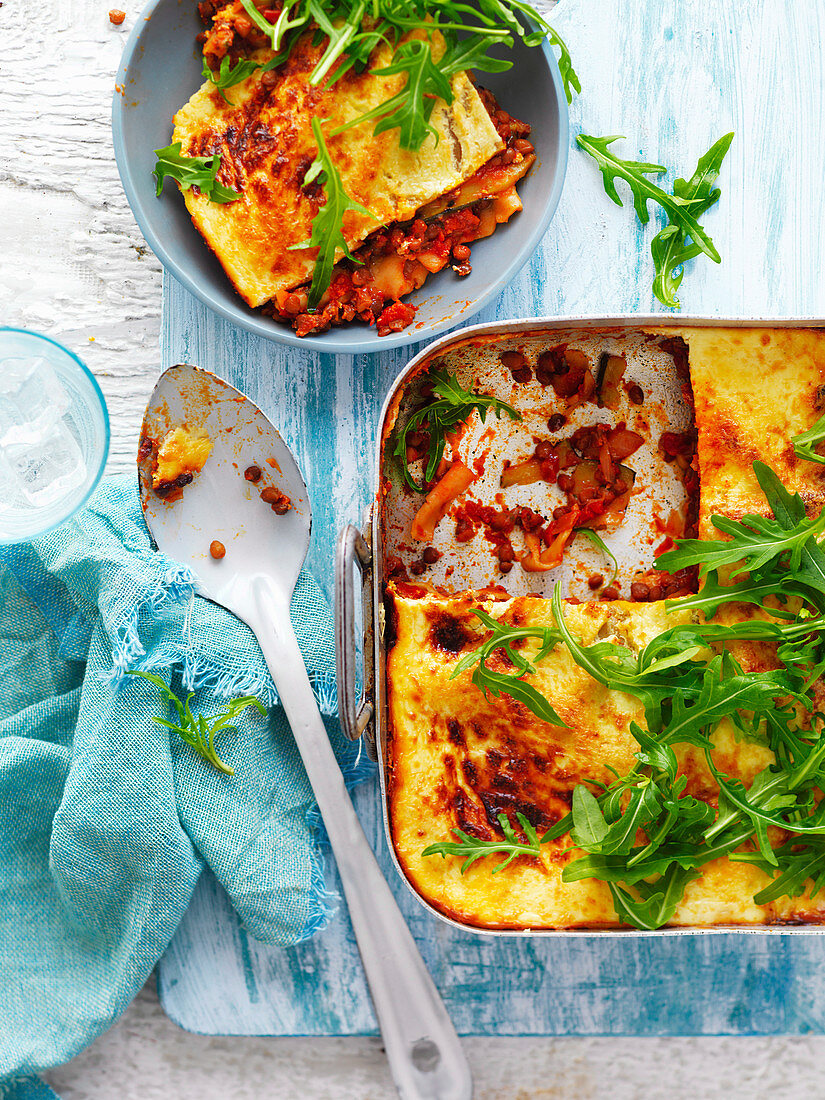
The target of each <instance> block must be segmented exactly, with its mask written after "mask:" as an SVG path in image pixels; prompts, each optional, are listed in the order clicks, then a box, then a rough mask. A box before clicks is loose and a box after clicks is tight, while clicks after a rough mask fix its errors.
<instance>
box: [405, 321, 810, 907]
mask: <svg viewBox="0 0 825 1100" xmlns="http://www.w3.org/2000/svg"><path fill="white" fill-rule="evenodd" d="M558 335H559V334H558V333H555V334H554V336H558ZM614 338H615V335H614V334H609V335H607V336H606V337H605V340H606V341H608V344H609V346H610V347H612V348H613V350H614V351H615V347H614V346H613V345H612V344H610V343H609V341H611V340H613V339H614ZM642 340H643V341H644V340H649V341H656V342H657V343H658V345H659V346H660V347H661V346H662V342H664V346H665V347H666V348H667V349H668V352H669V354H671V355H673V356H674V358H675V359H678V360H680V366H681V368H682V369H683V370H684V371H689V384H690V388H691V400H692V403H693V405H694V407H695V413H694V415H695V424H694V426H693V428H692V429H691V430H692V433H693V445H692V447H691V449H690V452H689V454H690V457H689V467H690V470H691V471H692V472H693V475H694V478H693V480H692V481H691V485H692V486H693V488H692V494H693V497H694V500H693V515H694V519H693V528H692V530H687V532H686V533H687V534H688V535H694V536H697V535H698V538H696V537H694V538H688V539H682V538H680V537H678V535H681V534H684V533H685V531H684V529H683V531H682V532H679V533H678V535H677V537H675V538H673V539H671V538H668V539H667V540H666V541H665V547H664V550H663V552H662V553H661V554H660V555H659V556H658V558H657V570H656V581H657V583H656V585H655V586H653V587H651V585H650V584H644V585H642V586H639V585H638V583H637V582H634V581H631V580H629V579H628V578H627V577H626V576H625V574H624V573H622V571H621V569H618V570H617V571H616V579H615V580H614V583H613V584H611V585H610V586H609V587H610V588H611V591H607V592H606V594H605V589H602V590H601V591H599V590H596V591H593V592H592V593H591V595H590V598H589V599H587V598H585V599H578V598H577V599H572V600H562V599H561V598H560V590H555V589H554V588H550V589H545V592H546V594H547V596H549V595H550V593H551V592H552V594H553V598H552V599H551V598H546V596H544V595H536V594H531V593H528V594H526V595H524V594H522V595H517V594H513V593H512V592H510V591H508V590H507V589H506V588H505V587H504V584H503V583H502V582H509V581H510V577H513V576H518V573H517V572H516V573H510V571H509V570H505V572H504V575H503V576H502V577H501V579H500V580H499V581H498V582H496V583H494V584H488V585H487V586H486V587H485V588H480V589H475V590H465V591H455V590H454V588H452V586H451V585H450V583H449V580H450V576H451V575H452V574H448V575H444V574H439V576H438V581H437V583H435V582H434V581H433V579H432V577H429V576H428V574H427V571H426V570H420V569H410V568H408V567H407V566H406V565H405V564H404V563H403V562H401V561H400V560H396V561H395V562H393V561H390V562H388V563H387V565H386V566H385V573H386V574H388V575H389V576H390V578H391V579H390V581H389V584H388V590H387V608H386V610H387V638H388V657H387V670H386V677H387V697H388V719H389V726H388V728H389V736H388V742H387V768H388V770H387V776H388V779H387V793H388V802H389V817H390V823H391V829H392V836H393V842H394V845H395V849H396V853H397V856H398V859H399V862H400V864H401V866H402V868H403V870H404V872H405V874H406V875H407V877H408V879H409V880H410V882H411V883H412V885H413V886H414V888H415V889H416V890H417V891H418V892H419V893H420V894H421V896H422V897H423V898H424V899H425V900H426V901H428V902H429V903H430V904H431V905H433V906H434V907H435V908H436V909H438V910H439V911H440V912H442V913H443V914H445V915H447V916H449V917H452V918H453V919H455V920H457V921H459V922H461V923H463V924H467V925H470V926H475V927H480V928H501V929H526V928H535V929H540V928H558V929H564V928H609V927H627V926H635V927H637V928H641V929H651V928H656V927H662V926H664V925H667V926H673V927H709V926H719V925H731V926H735V925H759V924H772V923H783V922H785V923H820V922H823V921H825V890H823V889H822V887H823V885H825V806H824V807H823V809H822V810H821V809H820V800H821V798H822V790H823V787H825V766H823V760H825V730H824V729H823V716H822V713H821V712H822V711H823V710H824V709H825V708H823V706H822V703H823V691H822V685H821V676H822V672H823V669H825V642H823V637H825V636H824V635H823V632H822V629H823V626H825V552H823V550H822V549H821V548H820V546H819V540H820V538H821V537H822V535H823V531H825V517H823V516H822V511H823V504H825V458H823V457H822V456H821V455H820V453H819V452H820V449H821V444H820V441H822V440H825V416H823V412H825V336H823V334H822V333H821V332H819V331H816V330H811V329H806V330H769V329H763V330H759V329H746V330H739V329H689V328H685V329H682V330H680V331H678V332H677V331H676V330H673V329H669V330H667V332H657V331H655V330H649V331H648V332H646V333H645V334H644V335H643V337H642ZM571 343H572V342H571ZM582 346H585V341H582ZM587 346H588V352H587V355H588V357H589V362H590V364H591V365H593V364H594V360H595V361H596V362H597V361H598V358H599V356H598V339H597V340H596V342H595V345H594V344H591V345H587ZM594 346H595V348H596V351H595V352H594V350H593V349H594ZM539 354H540V353H539ZM535 356H536V351H535V348H529V347H526V348H524V350H523V358H524V360H525V364H524V367H529V368H530V370H531V372H532V374H531V377H532V379H533V381H535V379H534V377H533V375H534V374H535V367H536V361H535V358H534V357H535ZM629 359H630V357H629ZM630 361H631V364H632V359H631V360H630ZM524 367H521V366H520V367H519V369H524ZM527 381H528V380H527V377H526V375H524V383H526V382H527ZM488 384H489V378H488ZM516 385H518V383H516ZM549 385H550V383H549V382H548V386H549ZM488 388H489V385H488ZM628 389H629V387H628ZM514 393H515V389H514V388H511V390H510V393H509V394H508V396H511V395H513V394H514ZM496 395H497V396H498V397H499V398H501V397H502V391H501V390H500V389H496ZM488 398H489V394H488ZM623 406H624V399H623V401H622V402H619V403H618V404H617V406H616V408H615V409H614V410H613V412H614V417H624V416H626V415H628V411H627V410H625V409H624V407H623ZM640 407H641V406H637V408H640ZM522 408H523V407H522V406H519V409H522ZM550 409H553V410H554V411H553V412H552V413H551V417H549V418H548V419H549V420H552V417H553V416H556V417H558V416H561V417H562V418H564V417H565V416H568V415H570V414H571V413H572V411H573V409H572V406H571V404H570V403H566V401H565V399H561V400H560V399H558V394H554V397H553V399H551V401H550V403H549V404H548V405H543V406H542V410H541V411H542V415H543V416H545V417H547V413H548V411H550ZM499 411H501V410H499ZM594 412H595V410H594ZM472 415H473V416H475V415H477V409H476V412H474V413H473V414H472ZM596 416H597V417H598V414H596ZM645 417H646V418H647V420H649V421H652V420H653V418H654V414H653V410H648V411H647V412H646V413H645ZM420 419H421V418H420ZM502 419H506V418H504V417H502ZM642 420H643V417H642V416H641V415H639V416H637V417H636V418H635V420H634V421H633V424H634V426H635V427H637V428H641V427H642ZM430 423H433V422H432V421H430ZM553 423H554V424H555V425H556V428H557V431H556V433H555V436H554V437H553V438H548V442H549V443H551V444H552V445H553V446H554V447H557V446H558V444H559V434H561V435H562V436H564V426H563V425H560V424H559V421H558V420H556V421H554V422H553ZM511 426H512V425H511V424H510V423H506V426H505V431H509V430H510V429H511ZM559 429H560V431H559ZM395 430H396V432H397V431H398V430H399V425H398V424H396V427H395ZM463 430H464V432H465V433H466V432H470V433H471V431H472V429H471V427H470V426H469V425H466V426H465V427H464V429H463ZM490 432H491V435H492V441H491V439H490V436H488V437H487V443H488V444H489V446H490V451H492V450H494V449H495V435H494V432H495V428H491V429H490ZM576 432H579V433H580V432H581V428H579V427H576V426H575V424H568V425H567V433H568V434H567V436H566V438H567V439H568V440H573V442H572V443H571V444H570V446H571V447H572V448H573V449H574V451H575V450H578V452H579V454H578V459H579V462H581V461H583V460H582V456H581V453H580V452H581V441H582V439H584V438H585V437H584V436H583V435H581V434H579V436H578V441H576V440H575V438H574V437H575V435H576ZM459 434H460V433H458V432H456V429H455V427H453V428H452V435H451V436H450V439H451V440H452V443H448V444H447V445H446V446H445V450H444V453H445V455H446V458H445V459H444V465H445V466H446V468H447V469H448V470H449V469H450V468H452V467H451V465H450V463H451V446H452V444H455V445H456V447H457V446H458V445H459V439H458V436H459ZM685 434H686V435H688V434H690V433H685ZM800 436H803V437H804V438H803V439H802V440H800V438H799V437H800ZM534 442H535V443H536V445H537V446H538V445H540V443H541V440H540V439H538V438H537V437H536V436H534ZM803 442H804V443H805V444H806V446H805V447H803V446H802V443H803ZM604 456H605V457H604V461H605V462H607V460H608V452H607V450H606V451H605V452H604ZM406 457H408V458H411V459H414V458H415V454H414V453H410V452H409V450H408V452H407V456H406ZM454 461H455V460H454ZM488 461H489V456H488ZM584 461H587V460H586V459H585V460H584ZM628 461H632V460H631V459H628ZM462 464H463V465H464V466H465V467H466V468H471V466H472V462H471V460H470V459H469V457H467V456H465V458H464V460H463V463H462ZM496 469H498V467H497V468H496ZM504 469H505V470H506V469H507V467H506V465H505V466H504ZM697 474H698V478H696V476H695V475H697ZM549 475H550V471H548V470H545V480H544V481H543V482H542V489H541V492H544V493H545V495H546V496H547V500H548V503H547V505H546V507H545V512H546V513H548V514H549V516H550V518H551V520H552V515H553V511H552V508H553V504H555V503H556V501H557V500H558V496H555V497H552V496H551V492H552V491H553V489H555V490H556V491H557V488H558V487H557V486H554V485H553V478H552V477H551V476H549ZM555 477H556V478H557V477H558V469H557V470H556V474H555ZM689 480H690V479H689ZM608 481H609V479H607V478H603V479H602V481H601V484H602V487H603V486H604V485H605V483H606V482H608ZM502 482H503V478H501V479H499V483H500V484H501V483H502ZM388 483H389V479H388ZM473 484H474V483H473V481H472V480H471V481H470V482H469V483H468V485H467V486H465V488H464V489H463V490H462V492H461V493H459V494H458V495H457V496H456V497H454V498H453V499H452V500H451V502H450V505H449V507H448V508H447V509H445V510H444V512H443V514H442V515H441V516H440V518H439V520H438V524H439V525H443V526H448V525H449V526H452V525H453V524H454V525H455V528H454V529H455V530H456V531H458V530H460V529H461V523H462V516H463V515H464V514H465V513H466V511H467V508H468V506H469V505H470V504H471V503H472V501H470V500H469V499H468V498H469V497H471V496H472V492H473V489H472V486H473ZM426 488H427V487H426V485H425V486H424V491H426ZM563 499H564V498H563ZM589 499H595V498H594V497H593V496H591V497H590V498H589ZM507 504H508V501H507V495H506V492H500V493H499V494H498V502H497V511H498V512H499V513H502V512H506V511H507ZM584 504H586V500H584V501H582V500H577V501H574V502H573V505H574V506H575V507H576V508H577V509H578V511H577V519H576V522H577V523H579V522H582V521H584V522H586V520H587V515H586V512H585V510H584V507H583V505H584ZM568 506H570V505H569V504H568V505H564V504H563V505H561V506H560V507H561V508H565V507H568ZM489 507H490V505H489V503H483V504H480V505H479V508H481V509H484V508H489ZM538 507H539V506H538V503H537V498H536V497H534V498H533V503H532V511H534V512H537V511H538ZM470 510H471V511H472V508H470ZM511 510H512V509H511ZM542 518H543V519H544V520H545V522H546V520H547V514H545V516H544V517H542ZM501 526H502V524H499V527H501ZM620 526H621V517H619V518H618V519H617V518H616V517H615V516H614V517H613V521H612V527H606V526H604V525H602V527H601V528H597V529H600V530H601V531H602V532H603V534H604V537H605V538H607V539H608V540H609V539H611V538H612V533H615V532H616V531H618V530H620ZM535 529H536V530H542V529H543V528H542V527H541V525H538V524H537V525H536V527H535ZM611 532H612V533H611ZM490 533H491V534H494V531H493V532H490ZM385 535H386V532H385ZM482 537H484V538H486V535H485V536H482ZM407 538H410V533H409V532H408V535H407ZM412 538H413V539H414V538H415V535H414V532H413V533H412ZM487 541H488V543H489V545H490V547H491V549H493V548H494V547H495V541H494V540H493V541H492V542H491V541H490V540H489V539H487ZM551 541H552V534H551V535H550V536H548V538H547V539H545V540H544V541H543V542H542V544H541V545H542V546H547V545H548V544H549V542H551ZM514 542H516V547H518V545H519V543H518V541H517V540H515V538H514ZM606 549H608V550H609V546H607V545H606ZM626 549H627V548H626ZM631 551H632V547H631ZM541 552H543V550H542V551H541ZM534 553H535V547H531V546H529V545H527V544H526V543H524V549H523V550H519V549H518V548H517V549H516V551H515V553H514V555H513V557H514V562H515V564H516V566H517V567H518V566H520V565H521V559H523V558H524V557H525V556H526V555H528V554H529V555H533V554H534ZM437 556H438V557H440V556H441V553H440V551H439V552H437ZM410 560H413V561H414V559H411V558H409V557H408V558H407V562H409V561H410ZM423 560H425V561H426V560H427V558H426V556H425V558H424V559H423ZM430 560H431V561H432V562H433V563H434V564H433V565H432V566H430V567H429V568H431V569H436V568H438V566H437V564H435V562H436V556H435V555H433V554H431V555H430ZM555 564H556V567H559V565H560V561H556V563H555ZM620 564H622V565H623V563H618V562H617V565H620ZM670 566H682V567H685V568H687V569H688V570H689V571H691V576H692V584H684V583H682V584H680V586H679V588H678V590H674V589H671V590H668V580H667V578H668V576H669V575H670V573H669V567H670ZM746 567H747V568H746ZM451 568H452V567H451ZM697 569H698V574H697ZM508 574H509V575H508ZM619 578H621V579H619ZM519 583H523V582H521V581H520V582H519ZM606 587H607V586H606ZM596 588H597V589H598V586H596ZM614 589H622V591H616V590H614ZM600 596H601V598H600Z"/></svg>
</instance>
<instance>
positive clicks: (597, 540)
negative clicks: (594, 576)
mask: <svg viewBox="0 0 825 1100" xmlns="http://www.w3.org/2000/svg"><path fill="white" fill-rule="evenodd" d="M576 534H577V535H584V537H585V538H586V539H587V541H588V542H592V543H593V545H594V546H595V547H596V548H597V549H599V550H601V552H602V553H603V554H604V556H605V557H606V558H608V560H609V561H610V563H611V567H612V572H611V574H610V580H609V581H608V582H607V583H608V585H611V584H612V583H613V581H615V579H616V575H617V573H618V572H619V559H618V558H617V557H616V555H615V554H614V553H613V551H612V550H611V549H610V547H609V546H608V545H607V543H606V542H605V541H604V539H603V538H602V536H601V535H600V534H598V533H597V532H596V531H594V530H593V528H592V527H577V528H576Z"/></svg>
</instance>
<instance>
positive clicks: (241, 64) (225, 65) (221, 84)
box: [203, 54, 262, 103]
mask: <svg viewBox="0 0 825 1100" xmlns="http://www.w3.org/2000/svg"><path fill="white" fill-rule="evenodd" d="M260 68H262V66H261V65H259V64H258V63H257V61H249V60H247V59H246V58H241V59H240V61H238V63H237V64H236V65H231V63H230V60H229V54H224V56H223V57H222V58H221V67H220V68H219V69H218V71H217V72H214V71H213V70H212V69H210V67H209V64H208V62H207V60H206V58H204V59H203V75H204V77H205V79H206V80H210V81H211V82H212V83H213V84H214V85H215V87H216V88H217V89H218V91H219V92H220V93H221V96H222V97H223V98H224V99H226V96H225V95H224V88H234V87H235V85H236V84H241V83H243V81H244V80H247V79H248V78H249V77H250V76H252V74H253V73H254V72H256V71H257V70H258V69H260ZM226 101H227V103H228V102H229V100H226Z"/></svg>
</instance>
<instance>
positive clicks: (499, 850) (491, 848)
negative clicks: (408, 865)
mask: <svg viewBox="0 0 825 1100" xmlns="http://www.w3.org/2000/svg"><path fill="white" fill-rule="evenodd" d="M516 817H517V819H518V822H519V824H520V825H521V828H522V831H523V832H524V834H525V836H526V837H527V843H524V842H523V841H521V840H520V839H519V837H518V836H517V834H516V831H515V829H514V828H513V827H512V825H511V824H510V822H509V821H508V819H507V815H506V814H499V815H498V822H499V826H500V827H501V831H502V833H503V834H504V839H503V840H479V839H478V837H474V836H470V834H469V833H465V832H464V831H463V829H451V830H450V832H452V833H453V835H454V836H457V837H458V840H457V841H454V840H443V841H439V842H438V843H437V844H430V845H429V846H428V847H427V848H425V849H424V851H423V852H422V853H421V854H422V856H442V857H443V858H446V857H447V856H459V857H464V862H463V863H462V865H461V873H462V875H463V874H464V873H465V871H466V870H467V869H468V867H471V866H472V865H473V864H474V863H475V862H476V860H479V859H486V857H487V856H492V855H503V856H505V857H506V858H505V859H504V860H502V861H500V862H499V863H497V864H496V866H495V867H494V868H493V874H495V873H496V872H497V871H502V870H504V868H505V867H509V866H510V864H511V863H512V862H513V860H514V859H516V858H517V857H518V856H538V855H539V853H540V850H541V849H540V846H541V844H542V843H543V842H544V837H542V838H539V837H538V835H537V834H536V830H535V829H534V828H533V826H532V825H531V824H530V822H529V821H528V820H527V818H526V817H525V816H524V814H520V813H517V814H516Z"/></svg>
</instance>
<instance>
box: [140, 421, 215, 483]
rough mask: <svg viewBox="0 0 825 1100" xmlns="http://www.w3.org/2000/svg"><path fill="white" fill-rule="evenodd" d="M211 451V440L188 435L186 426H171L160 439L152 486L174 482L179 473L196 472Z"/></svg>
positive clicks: (201, 467) (203, 464)
mask: <svg viewBox="0 0 825 1100" xmlns="http://www.w3.org/2000/svg"><path fill="white" fill-rule="evenodd" d="M211 453H212V440H211V439H209V438H208V437H207V436H202V435H201V436H195V435H190V433H189V432H188V431H187V430H186V428H182V427H178V428H172V430H171V431H169V432H167V433H166V435H165V436H164V437H163V439H162V440H161V444H160V446H159V447H158V453H157V457H156V461H155V465H154V467H153V469H152V487H153V488H155V489H157V488H158V486H161V485H169V484H171V483H174V482H175V481H176V480H177V479H178V478H179V477H180V476H181V474H197V473H199V472H200V471H201V470H202V469H203V468H204V466H205V465H206V460H207V458H209V455H210V454H211Z"/></svg>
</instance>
